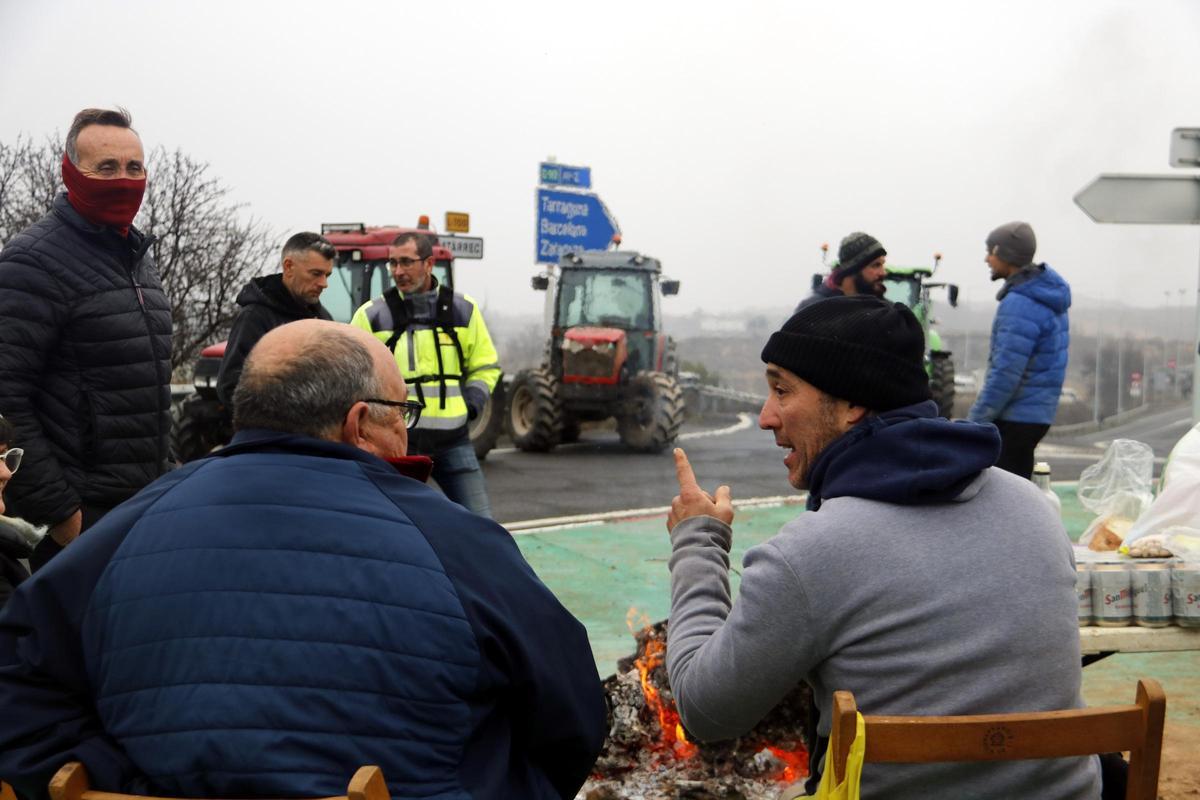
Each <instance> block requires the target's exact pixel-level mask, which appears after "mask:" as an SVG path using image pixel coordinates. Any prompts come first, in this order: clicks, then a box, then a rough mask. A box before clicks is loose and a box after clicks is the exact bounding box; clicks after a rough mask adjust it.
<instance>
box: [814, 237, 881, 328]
mask: <svg viewBox="0 0 1200 800" xmlns="http://www.w3.org/2000/svg"><path fill="white" fill-rule="evenodd" d="M886 261H887V250H884V249H883V245H882V244H880V243H879V240H878V239H876V238H875V237H874V236H871V235H870V234H869V233H863V232H861V231H856V232H854V233H852V234H850V235H849V236H847V237H846V238H845V239H842V243H841V244H840V245H839V246H838V260H837V264H835V265H834V267H833V270H832V271H831V272H830V273H829V275H828V277H826V278H825V282H824V283H822V284H821V285H820V286H818V287H817V288H816V289H815V290H813V293H812V294H811V295H809V296H808V297H806V298H805V299H803V300H801V301H800V305H798V306H796V311H799V310H800V309H802V308H804V307H806V306H810V305H812V304H813V303H816V302H818V301H821V300H824V299H826V298H828V297H841V296H843V295H845V296H851V295H856V294H865V295H868V296H874V297H883V292H884V286H883V279H884V278H886V277H887V269H886V268H885V267H884V266H883V265H884V262H886ZM793 313H794V312H793Z"/></svg>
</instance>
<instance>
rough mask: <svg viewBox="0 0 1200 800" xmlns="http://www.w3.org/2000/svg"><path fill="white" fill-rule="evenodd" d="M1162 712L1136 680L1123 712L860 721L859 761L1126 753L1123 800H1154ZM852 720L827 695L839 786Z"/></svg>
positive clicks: (839, 695) (844, 697) (839, 701)
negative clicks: (1133, 700) (863, 735)
mask: <svg viewBox="0 0 1200 800" xmlns="http://www.w3.org/2000/svg"><path fill="white" fill-rule="evenodd" d="M1166 711H1167V698H1166V695H1165V694H1163V690H1162V686H1160V685H1159V683H1158V681H1155V680H1152V679H1150V678H1143V679H1142V680H1140V681H1138V685H1137V702H1136V703H1135V704H1134V705H1129V706H1104V707H1099V708H1079V709H1072V710H1069V711H1041V712H1030V713H1027V714H984V715H979V716H960V717H886V716H868V715H866V714H864V715H863V721H864V722H865V723H866V737H867V743H866V753H865V761H866V762H879V761H887V762H897V763H906V764H916V763H928V762H938V761H1012V760H1016V759H1022V758H1062V757H1065V756H1083V755H1091V754H1094V753H1115V752H1120V751H1126V750H1127V751H1129V784H1128V787H1127V789H1126V791H1125V800H1155V798H1157V797H1158V768H1159V762H1160V760H1161V758H1162V738H1163V721H1164V719H1165V717H1166ZM856 720H857V707H856V706H855V703H854V695H853V694H851V693H850V692H834V693H833V730H832V731H831V733H830V736H829V752H830V754H831V758H832V764H833V769H834V777H836V778H837V779H838V780H839V781H840V780H841V779H842V776H843V775H845V773H846V758H847V756H848V755H849V753H850V743H851V742H852V741H854V736H855V732H856V729H857V723H856Z"/></svg>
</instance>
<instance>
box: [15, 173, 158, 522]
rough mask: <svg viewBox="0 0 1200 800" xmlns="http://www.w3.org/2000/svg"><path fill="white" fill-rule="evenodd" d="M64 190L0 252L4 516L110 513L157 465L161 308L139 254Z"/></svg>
mask: <svg viewBox="0 0 1200 800" xmlns="http://www.w3.org/2000/svg"><path fill="white" fill-rule="evenodd" d="M151 242H152V239H150V238H147V237H144V236H142V234H141V233H140V232H138V230H137V229H136V228H131V229H130V231H129V236H128V238H126V237H122V236H121V235H119V234H118V233H117V232H116V231H115V230H113V229H112V228H109V227H106V226H102V225H95V224H93V223H91V222H88V221H87V220H86V219H84V218H83V217H82V216H80V215H79V212H77V211H76V210H75V209H74V208H73V207H72V206H71V204H70V203H69V202H68V201H67V195H66V193H65V192H64V193H62V194H60V195H59V196H58V197H57V198H56V199H55V201H54V205H53V207H52V208H51V210H50V212H49V213H48V214H46V216H44V217H42V218H41V219H40V220H38V221H37V222H35V223H34V224H33V225H31V226H29V227H28V228H26V229H25V230H24V231H22V232H21V233H19V234H17V235H16V236H14V237H13V238H12V239H11V240H10V241H9V242H8V243H7V244H6V245H5V247H4V249H3V250H2V251H0V414H3V415H4V416H5V417H7V418H8V419H9V420H11V421H12V423H13V425H14V426H15V427H16V433H15V434H14V435H13V441H15V442H20V444H21V446H22V447H24V448H25V453H26V458H25V461H24V463H22V465H21V471H20V472H18V473H17V475H16V476H15V477H14V478H13V480H12V481H11V482H10V483H9V485H8V488H7V489H6V490H5V498H4V499H5V500H6V501H8V503H9V505H10V506H11V508H10V509H9V513H11V514H13V515H15V516H20V517H24V518H25V519H27V520H29V521H31V522H36V523H46V524H53V523H56V522H61V521H62V520H64V519H66V518H67V517H68V516H70V515H71V513H72V512H74V511H75V509H77V508H79V506H80V504H81V503H88V504H90V505H95V506H100V507H103V508H112V507H113V506H115V505H116V504H117V503H120V502H122V501H124V500H127V499H129V498H130V497H132V496H133V494H134V493H135V492H136V491H137V490H139V489H141V488H142V487H143V486H145V485H146V484H148V483H150V481H152V480H154V479H155V478H157V477H158V476H159V475H161V474H162V473H163V472H164V471H165V470H166V465H167V434H168V432H169V431H170V428H171V305H170V302H169V301H168V300H167V296H166V295H165V294H164V293H163V290H162V286H161V284H160V283H159V278H158V270H157V269H156V268H155V265H154V259H153V257H152V256H151V255H150V252H149V249H150V245H151Z"/></svg>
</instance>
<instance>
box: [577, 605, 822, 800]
mask: <svg viewBox="0 0 1200 800" xmlns="http://www.w3.org/2000/svg"><path fill="white" fill-rule="evenodd" d="M635 615H636V612H633V611H631V612H630V620H629V622H630V628H631V629H633V628H634V627H635V626H634V625H633V624H632V618H633V617H634V616H635ZM634 636H635V638H636V640H637V650H636V652H635V653H634V654H633V655H632V656H630V657H628V658H624V659H622V660H621V661H620V663H618V665H617V674H615V675H612V676H610V677H609V678H607V679H606V680H605V681H604V688H605V691H606V692H607V694H608V706H609V734H608V739H607V741H606V742H605V743H604V750H603V751H602V752H601V753H600V758H599V759H598V760H597V761H596V766H595V768H594V770H593V774H592V777H591V778H590V779H589V780H588V782H587V783H586V784H584V786H583V789H582V790H580V793H579V795H578V798H579V800H634V799H635V798H637V800H667V798H670V799H671V800H675V798H694V799H696V800H699V798H719V799H720V800H776V799H777V798H779V797H782V796H786V797H792V796H795V795H794V793H793V792H790V791H788V787H789V785H790V784H793V783H795V782H797V781H800V780H802V779H803V778H804V777H806V776H807V775H808V752H807V750H806V749H805V747H804V744H803V742H802V740H801V731H802V730H803V729H804V727H805V724H806V723H807V722H808V715H809V712H808V709H809V705H810V697H811V695H810V692H809V689H808V687H807V686H805V685H801V686H799V687H797V689H796V690H795V691H793V692H792V693H791V694H789V695H788V696H787V697H786V698H784V700H783V702H781V703H780V704H779V705H778V706H777V707H776V708H775V709H774V710H773V711H771V713H770V714H768V715H767V717H766V718H765V719H764V720H762V722H760V723H759V724H758V725H757V726H755V728H754V729H753V730H752V731H750V732H749V733H748V734H746V735H745V736H743V737H741V738H740V739H734V740H730V741H724V742H715V743H711V744H704V743H696V742H692V741H689V740H688V737H687V732H686V731H685V730H684V728H683V725H682V724H681V723H680V720H679V713H678V712H677V711H676V708H675V699H674V697H673V696H672V694H671V688H670V686H669V685H668V683H667V670H666V666H665V661H664V658H665V655H666V645H667V623H666V622H665V621H663V622H659V623H658V624H656V625H648V624H646V625H645V626H644V627H642V629H641V630H639V631H637V632H636V633H635V634H634Z"/></svg>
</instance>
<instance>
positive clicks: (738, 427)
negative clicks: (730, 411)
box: [679, 411, 754, 442]
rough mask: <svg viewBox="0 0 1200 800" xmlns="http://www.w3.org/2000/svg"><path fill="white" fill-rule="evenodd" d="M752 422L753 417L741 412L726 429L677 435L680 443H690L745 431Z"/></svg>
mask: <svg viewBox="0 0 1200 800" xmlns="http://www.w3.org/2000/svg"><path fill="white" fill-rule="evenodd" d="M753 422H754V419H753V417H751V416H750V415H749V414H748V413H746V412H745V411H742V412H739V413H738V421H737V422H735V423H734V424H732V425H729V426H728V427H725V428H715V429H713V430H711V431H693V432H692V433H681V434H679V441H681V442H682V441H691V440H692V439H704V438H706V437H708V436H728V435H729V434H731V433H737V432H738V431H744V430H746V429H747V428H749V427H750V426H751V425H752V424H753Z"/></svg>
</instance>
